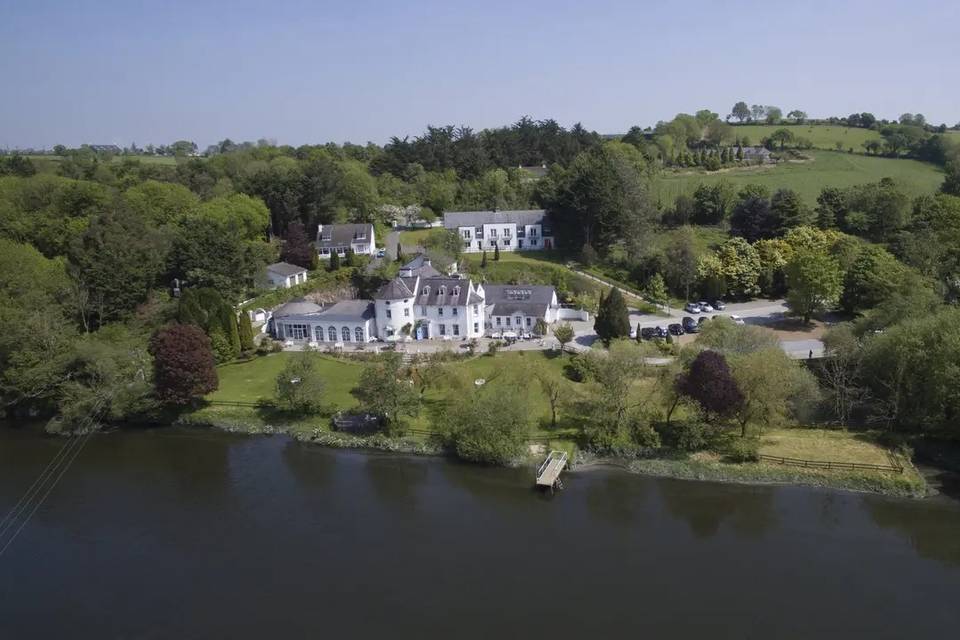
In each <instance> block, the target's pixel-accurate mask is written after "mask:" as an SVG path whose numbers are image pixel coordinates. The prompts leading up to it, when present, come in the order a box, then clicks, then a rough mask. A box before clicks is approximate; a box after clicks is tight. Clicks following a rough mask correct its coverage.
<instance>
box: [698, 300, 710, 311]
mask: <svg viewBox="0 0 960 640" xmlns="http://www.w3.org/2000/svg"><path fill="white" fill-rule="evenodd" d="M697 306H698V307H700V311H701V312H702V313H710V312H711V311H713V307H711V306H710V303H709V302H705V301H703V300H701V301H700V302H698V303H697Z"/></svg>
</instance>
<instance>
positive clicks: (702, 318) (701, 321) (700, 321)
mask: <svg viewBox="0 0 960 640" xmlns="http://www.w3.org/2000/svg"><path fill="white" fill-rule="evenodd" d="M710 319H711V318H708V317H707V316H700V317H699V318H697V326H698V327H699V326H701V325H702V324H703V323H704V322H706V321H707V320H710Z"/></svg>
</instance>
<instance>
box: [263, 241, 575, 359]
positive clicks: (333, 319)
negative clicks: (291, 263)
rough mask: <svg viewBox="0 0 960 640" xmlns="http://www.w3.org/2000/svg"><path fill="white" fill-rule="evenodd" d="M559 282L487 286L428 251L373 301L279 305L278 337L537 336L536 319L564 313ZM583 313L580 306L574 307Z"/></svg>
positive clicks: (343, 340)
mask: <svg viewBox="0 0 960 640" xmlns="http://www.w3.org/2000/svg"><path fill="white" fill-rule="evenodd" d="M562 311H566V310H561V309H560V305H559V303H558V301H557V294H556V291H554V288H553V287H550V286H544V285H526V284H524V285H483V284H480V283H476V284H475V283H474V282H473V281H472V280H471V279H469V278H467V277H464V276H462V275H460V274H457V273H454V274H453V275H445V274H442V273H440V272H439V271H437V270H436V269H435V268H434V267H433V266H432V265H431V263H430V260H429V259H427V258H426V257H424V256H418V257H417V258H415V259H414V260H412V261H411V262H409V263H408V264H406V265H404V266H403V267H402V268H401V269H400V272H399V274H398V275H397V277H396V278H394V279H393V280H391V281H390V282H388V283H387V284H385V285H384V286H383V287H381V288H380V290H379V291H378V292H377V293H376V295H375V296H374V299H373V300H346V301H342V302H337V303H336V304H333V305H330V306H327V307H321V306H320V305H317V304H314V303H312V302H308V301H306V300H303V299H299V300H294V301H292V302H288V303H286V304H284V305H282V306H281V307H279V308H278V309H276V310H275V311H274V312H273V316H272V319H271V320H270V323H269V325H268V326H269V329H270V333H271V334H272V335H273V337H274V338H276V339H278V340H284V341H288V340H289V341H292V342H294V343H310V344H313V343H316V344H317V345H318V346H319V345H322V344H331V343H332V344H336V345H340V346H345V345H347V344H349V343H367V342H372V341H374V340H384V341H396V340H401V339H403V340H406V339H414V340H425V339H441V340H469V339H473V338H480V337H483V336H492V337H517V336H523V335H533V334H534V333H535V332H536V329H537V321H538V320H543V321H544V322H545V323H547V324H551V323H553V322H556V321H557V320H558V319H560V318H561V314H562ZM576 313H577V314H579V313H580V312H576Z"/></svg>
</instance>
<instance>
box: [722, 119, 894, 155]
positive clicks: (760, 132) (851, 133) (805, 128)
mask: <svg viewBox="0 0 960 640" xmlns="http://www.w3.org/2000/svg"><path fill="white" fill-rule="evenodd" d="M777 129H786V130H787V131H789V132H790V133H792V134H793V135H794V136H795V137H797V138H806V139H807V140H809V141H810V144H812V145H813V146H814V147H815V148H817V149H829V150H831V151H833V150H835V149H836V148H837V143H838V142H839V143H841V144H843V150H844V151H846V150H847V149H850V148H852V149H853V150H854V151H863V143H864V142H866V141H867V140H879V139H880V133H879V132H877V131H873V130H872V129H860V128H857V127H844V126H841V125H830V124H801V125H792V124H790V125H788V124H746V125H737V126H735V127H734V128H733V134H734V135H735V136H736V137H738V138H742V137H743V136H746V137H747V138H749V140H750V144H753V145H758V144H760V141H761V140H763V139H764V138H767V137H769V136H770V134H771V133H773V132H774V131H776V130H777Z"/></svg>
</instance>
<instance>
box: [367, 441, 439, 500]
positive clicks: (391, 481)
mask: <svg viewBox="0 0 960 640" xmlns="http://www.w3.org/2000/svg"><path fill="white" fill-rule="evenodd" d="M364 467H365V469H364V470H365V472H366V476H367V479H368V480H369V481H370V485H371V486H372V487H373V491H374V493H375V494H376V496H377V497H378V498H379V499H380V501H381V502H382V503H383V504H384V505H387V506H388V507H389V508H391V509H397V510H400V511H403V512H407V513H409V512H411V511H412V510H415V509H416V507H417V506H418V502H419V500H418V496H419V493H420V489H421V488H422V487H423V485H424V484H425V483H426V481H427V474H428V467H427V464H426V463H425V462H424V461H423V460H416V459H411V458H401V457H396V456H379V455H370V456H368V457H367V460H366V464H365V465H364Z"/></svg>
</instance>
